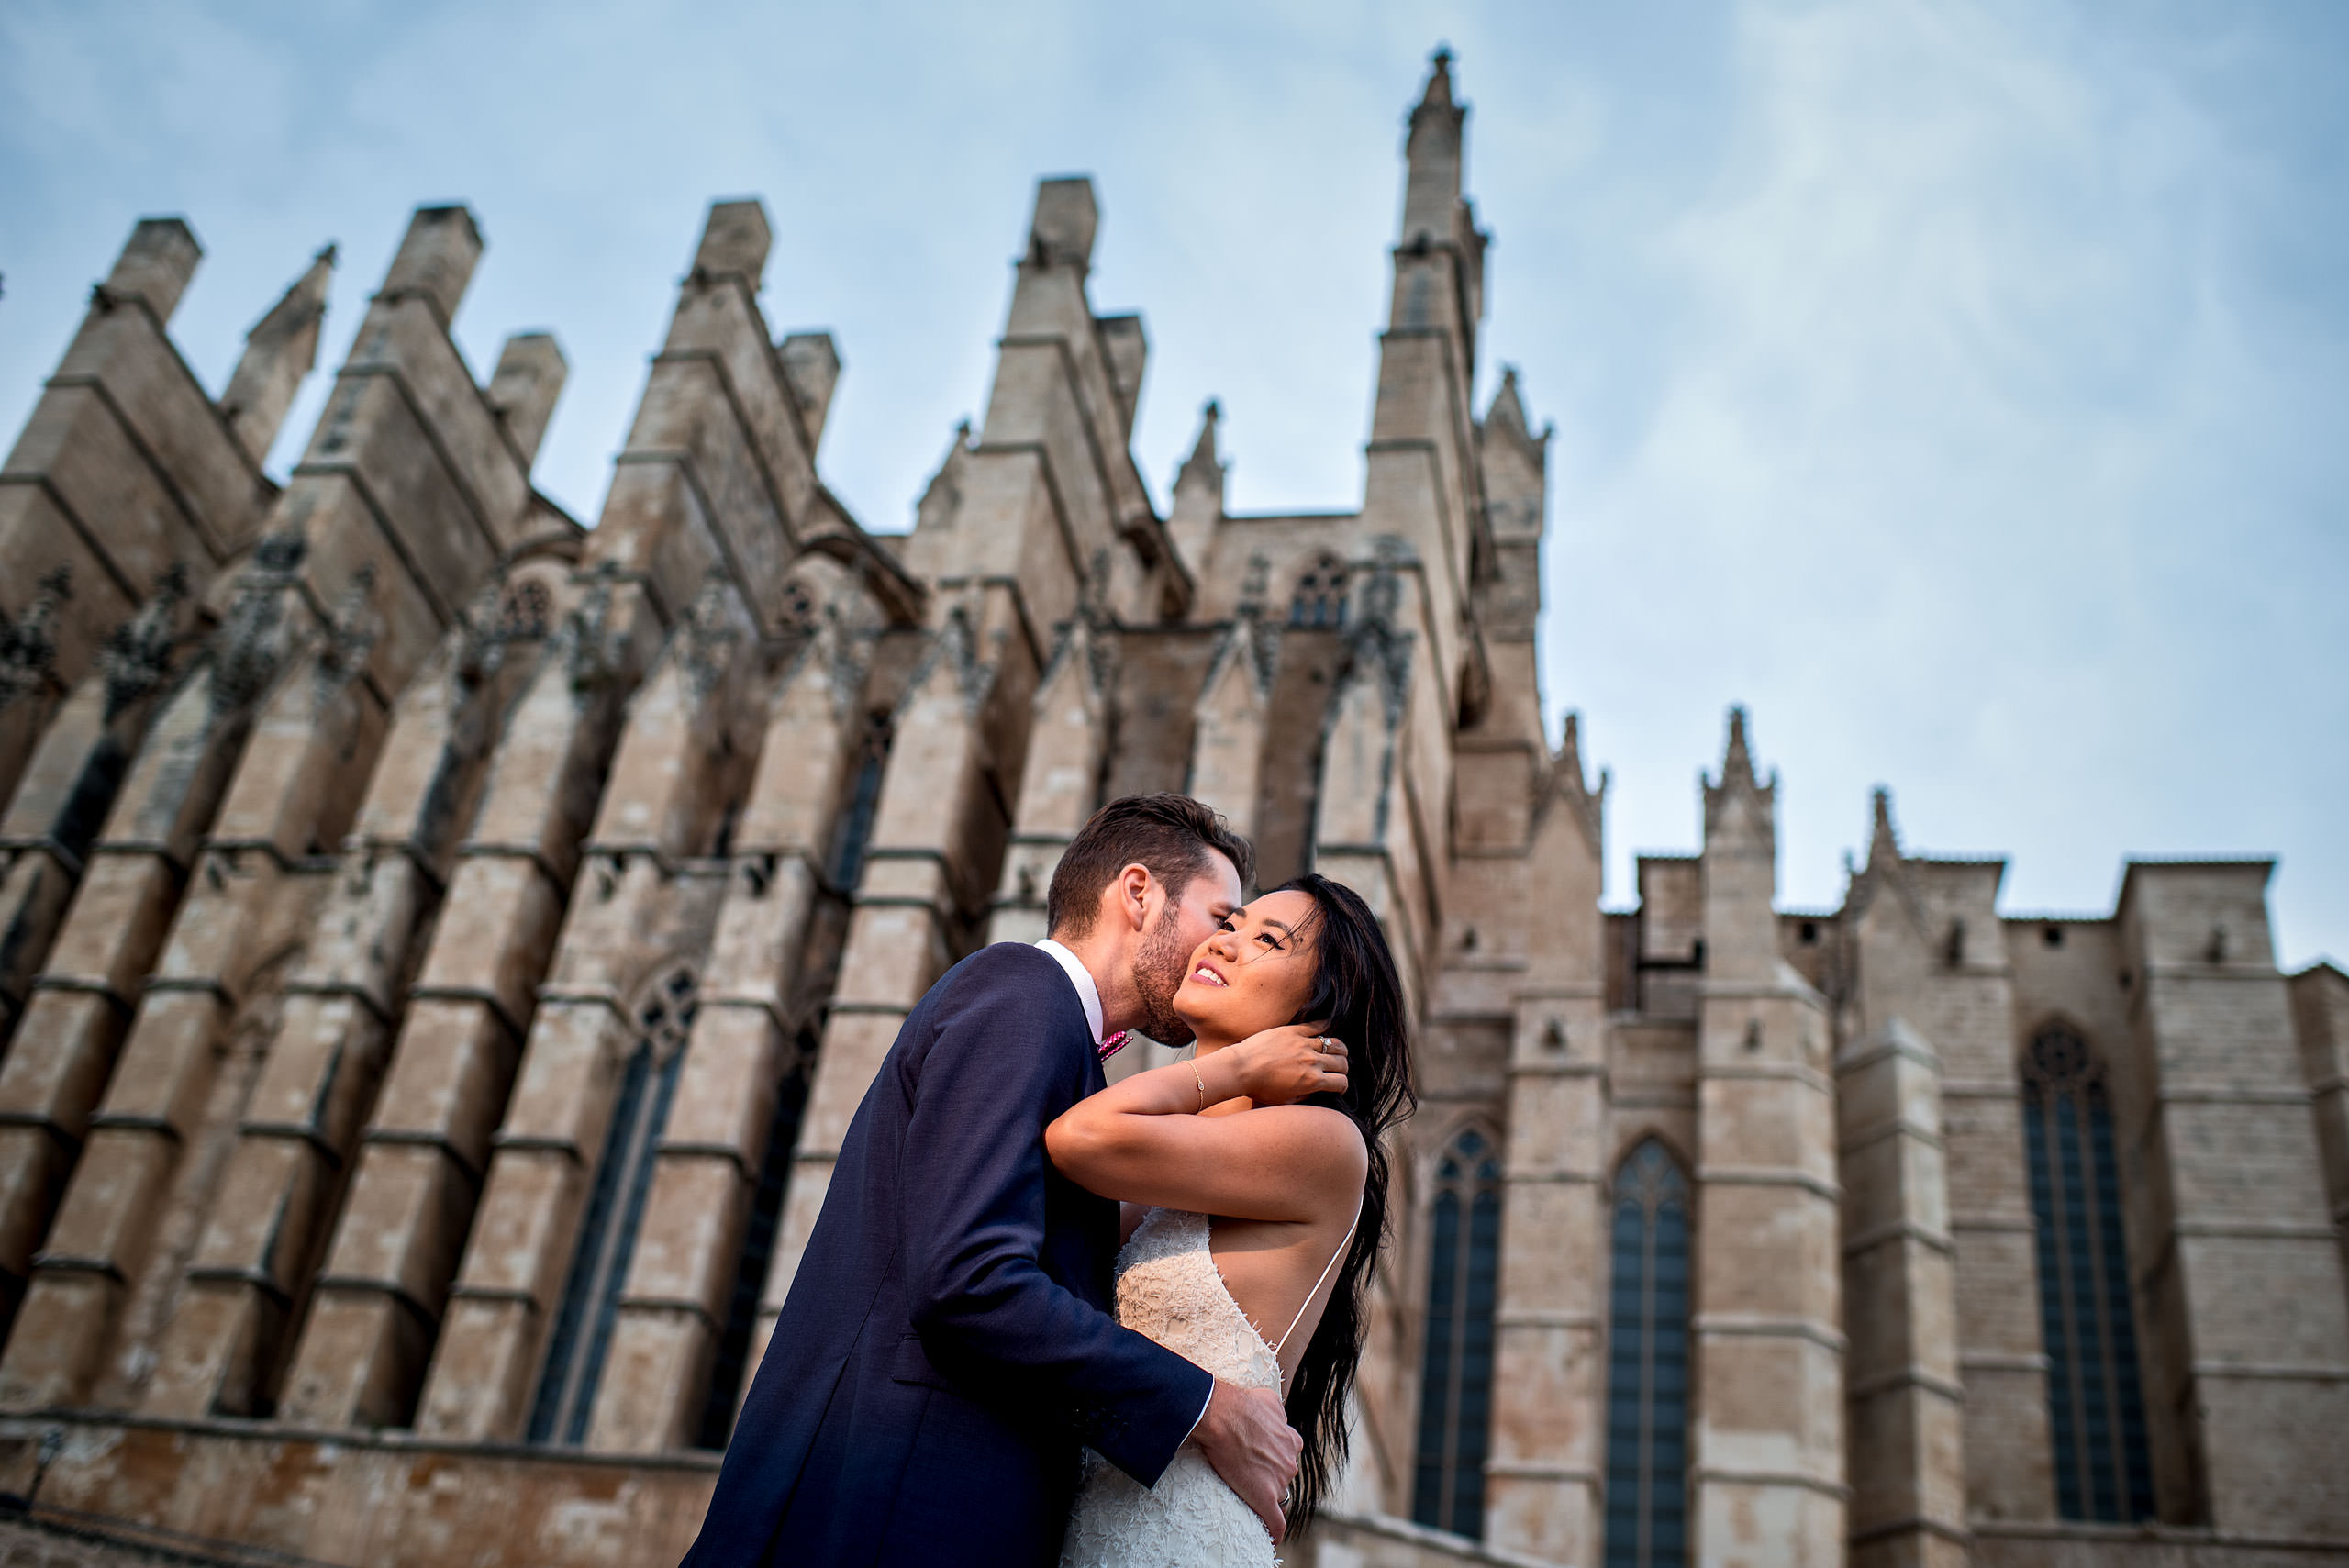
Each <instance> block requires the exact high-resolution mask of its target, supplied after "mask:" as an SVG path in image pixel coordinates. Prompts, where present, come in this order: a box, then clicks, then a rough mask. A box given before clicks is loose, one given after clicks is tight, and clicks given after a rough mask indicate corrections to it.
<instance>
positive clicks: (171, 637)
mask: <svg viewBox="0 0 2349 1568" xmlns="http://www.w3.org/2000/svg"><path fill="white" fill-rule="evenodd" d="M186 597H187V568H186V567H184V566H183V565H180V564H178V563H177V562H174V563H173V565H172V566H171V567H170V568H169V569H167V570H166V571H165V572H164V573H162V574H161V576H159V577H157V578H156V579H155V592H154V593H153V594H152V595H150V596H149V597H148V600H147V602H146V603H145V604H144V605H141V606H139V613H138V614H137V615H135V616H133V617H130V618H129V619H128V620H127V621H125V622H123V624H122V625H120V626H118V627H117V628H114V630H112V631H111V632H108V633H107V634H106V643H105V645H104V646H103V647H101V648H100V649H99V650H98V673H99V674H100V675H101V676H102V677H103V678H104V679H105V681H106V718H107V721H108V722H112V721H113V720H114V719H116V718H117V717H120V716H121V715H122V714H124V713H125V712H127V711H128V709H129V708H130V707H131V706H133V705H135V704H137V703H139V702H143V701H145V700H146V699H147V698H148V697H149V696H150V695H153V694H154V693H155V692H156V691H157V690H158V689H160V688H161V685H162V684H163V682H164V681H165V679H167V678H168V677H169V676H170V674H171V673H172V645H173V642H175V641H176V640H177V633H178V630H179V609H180V602H181V601H182V600H184V599H185V598H186Z"/></svg>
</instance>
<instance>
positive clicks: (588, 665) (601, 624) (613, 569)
mask: <svg viewBox="0 0 2349 1568" xmlns="http://www.w3.org/2000/svg"><path fill="white" fill-rule="evenodd" d="M619 578H620V571H619V567H618V565H616V564H615V563H613V562H608V561H607V562H603V563H602V564H601V565H599V566H597V567H596V570H595V572H594V573H591V574H590V576H589V578H588V582H587V592H586V593H585V594H584V595H582V596H581V598H580V600H579V603H578V604H576V605H574V606H572V610H571V614H570V615H568V616H566V617H564V618H563V624H562V638H563V645H564V646H563V657H564V658H565V659H566V660H567V661H568V662H569V663H570V665H571V689H572V690H573V691H574V692H576V693H578V694H579V695H581V696H586V695H589V694H591V693H594V692H598V691H601V690H603V689H604V688H605V687H606V686H608V685H610V684H612V683H613V682H614V681H616V680H617V679H618V677H619V673H620V667H621V666H622V664H624V663H625V662H627V659H628V635H627V633H625V632H619V633H615V632H614V630H613V628H612V625H611V620H612V590H613V588H614V587H615V586H616V585H617V584H618V582H619Z"/></svg>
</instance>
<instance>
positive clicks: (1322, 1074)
mask: <svg viewBox="0 0 2349 1568" xmlns="http://www.w3.org/2000/svg"><path fill="white" fill-rule="evenodd" d="M1329 1027H1330V1026H1329V1025H1328V1024H1327V1023H1319V1024H1283V1025H1281V1026H1280V1027H1279V1028H1278V1029H1265V1030H1264V1031H1263V1032H1261V1033H1258V1034H1252V1035H1250V1036H1249V1037H1248V1038H1247V1039H1246V1040H1241V1042H1240V1043H1239V1044H1237V1045H1234V1046H1230V1047H1228V1048H1226V1050H1227V1054H1228V1055H1229V1056H1230V1059H1231V1065H1232V1066H1233V1068H1234V1069H1236V1070H1237V1071H1238V1073H1239V1076H1240V1093H1241V1094H1243V1095H1247V1096H1248V1097H1249V1098H1250V1099H1252V1100H1253V1101H1255V1102H1256V1103H1257V1104H1258V1105H1260V1106H1286V1105H1294V1104H1295V1103H1296V1102H1297V1101H1298V1100H1301V1099H1304V1098H1305V1097H1306V1096H1307V1095H1342V1094H1344V1093H1345V1092H1346V1042H1345V1041H1343V1040H1339V1039H1336V1038H1335V1037H1333V1036H1330V1035H1326V1034H1324V1033H1322V1032H1321V1031H1322V1030H1324V1029H1328V1028H1329Z"/></svg>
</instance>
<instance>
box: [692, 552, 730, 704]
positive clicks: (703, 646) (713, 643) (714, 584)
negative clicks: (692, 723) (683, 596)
mask: <svg viewBox="0 0 2349 1568" xmlns="http://www.w3.org/2000/svg"><path fill="white" fill-rule="evenodd" d="M731 594H732V590H731V588H730V587H729V585H728V584H727V581H726V574H725V573H723V572H719V571H717V570H715V569H713V570H712V571H711V572H710V573H709V574H708V575H707V576H706V577H704V578H703V579H702V584H701V592H700V593H698V594H696V595H694V602H693V603H692V604H691V605H690V606H686V609H685V624H684V625H682V626H680V627H679V628H677V632H678V635H679V637H681V638H682V639H684V645H683V646H682V647H681V648H680V649H679V651H678V656H679V658H681V659H682V660H683V661H684V662H685V682H686V684H688V685H689V686H691V687H692V688H693V694H694V695H695V696H696V697H706V696H707V695H709V694H710V693H711V692H712V691H714V690H716V689H717V686H718V682H720V681H722V680H724V679H725V678H726V670H727V666H728V665H729V664H730V663H732V662H733V659H734V645H735V644H736V643H737V642H739V641H740V640H741V637H742V632H741V628H739V627H737V626H736V625H735V624H734V618H733V617H732V616H730V615H729V614H728V613H727V611H728V605H727V601H728V599H729V597H730V596H731Z"/></svg>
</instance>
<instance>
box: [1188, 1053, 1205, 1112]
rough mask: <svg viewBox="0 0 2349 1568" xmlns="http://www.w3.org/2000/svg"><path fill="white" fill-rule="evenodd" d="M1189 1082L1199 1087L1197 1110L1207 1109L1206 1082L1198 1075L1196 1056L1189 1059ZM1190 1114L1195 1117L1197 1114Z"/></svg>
mask: <svg viewBox="0 0 2349 1568" xmlns="http://www.w3.org/2000/svg"><path fill="white" fill-rule="evenodd" d="M1191 1082H1192V1083H1194V1084H1197V1085H1198V1086H1199V1110H1202V1111H1203V1110H1205V1109H1207V1108H1208V1081H1207V1080H1206V1079H1205V1078H1203V1077H1201V1076H1200V1075H1199V1059H1198V1058H1197V1057H1196V1056H1194V1057H1193V1058H1191ZM1192 1114H1193V1115H1194V1116H1196V1115H1197V1114H1198V1112H1197V1111H1194V1112H1193V1113H1192Z"/></svg>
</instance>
